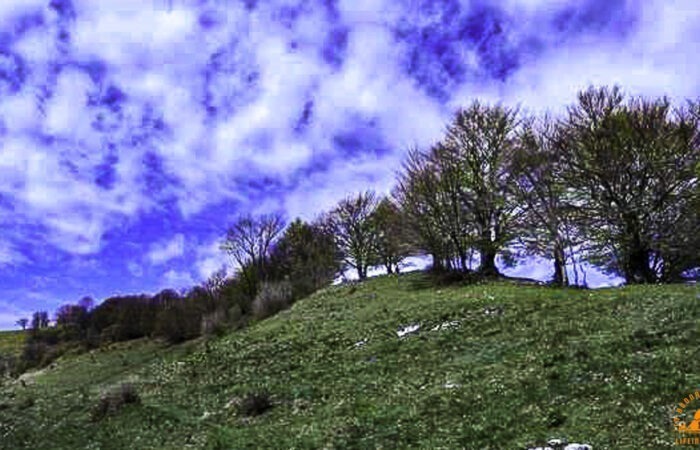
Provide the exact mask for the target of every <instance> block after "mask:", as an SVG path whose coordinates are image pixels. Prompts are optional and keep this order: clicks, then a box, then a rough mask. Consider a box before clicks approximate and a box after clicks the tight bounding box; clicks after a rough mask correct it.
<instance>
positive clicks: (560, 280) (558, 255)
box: [553, 245, 569, 287]
mask: <svg viewBox="0 0 700 450" xmlns="http://www.w3.org/2000/svg"><path fill="white" fill-rule="evenodd" d="M553 282H554V284H556V285H557V286H561V287H564V286H568V285H569V277H568V275H567V274H566V255H565V253H564V248H563V247H562V246H561V245H556V246H555V247H554V280H553Z"/></svg>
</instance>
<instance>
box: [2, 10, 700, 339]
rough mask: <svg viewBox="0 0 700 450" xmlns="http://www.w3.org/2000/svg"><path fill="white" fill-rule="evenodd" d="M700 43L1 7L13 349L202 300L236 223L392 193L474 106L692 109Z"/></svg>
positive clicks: (575, 17)
mask: <svg viewBox="0 0 700 450" xmlns="http://www.w3.org/2000/svg"><path fill="white" fill-rule="evenodd" d="M699 44H700V4H698V2H697V0H686V1H682V0H677V1H674V0H654V1H651V0H644V1H641V0H640V1H616V0H588V1H586V0H583V1H581V0H578V1H572V2H567V1H564V0H543V1H535V0H502V1H490V2H489V1H460V0H445V1H421V0H406V1H400V0H373V1H370V0H316V1H303V0H300V1H292V0H280V1H276V0H268V1H262V0H240V1H224V0H211V1H205V0H198V1H194V0H193V1H181V0H170V1H168V0H138V1H137V0H100V1H95V0H3V1H2V2H0V227H1V228H0V230H1V234H0V329H2V328H10V327H12V326H13V323H14V321H15V320H16V319H17V317H19V316H26V315H28V314H29V313H30V312H31V311H33V310H36V309H39V308H42V309H47V310H49V311H51V312H53V311H54V310H55V309H56V307H57V306H59V305H60V304H62V303H65V302H72V301H77V300H78V299H79V298H81V297H82V296H83V295H91V296H93V297H94V298H96V299H98V300H100V299H103V298H105V297H107V296H109V295H113V294H117V293H133V292H155V291H157V290H159V289H162V288H164V287H175V288H182V287H186V286H190V285H192V284H193V283H196V282H199V281H201V280H203V279H205V278H206V277H207V276H208V275H209V274H210V273H212V272H213V271H214V270H215V269H217V268H218V267H220V266H221V264H223V263H225V258H224V257H223V255H222V254H221V253H220V251H219V250H218V241H219V240H220V238H221V237H222V235H223V233H224V231H225V229H226V224H227V223H228V222H229V221H230V220H231V219H232V218H233V217H235V215H236V214H237V213H241V212H254V213H257V212H271V211H280V212H283V213H285V214H286V215H287V217H289V218H293V217H295V216H301V217H302V218H306V219H312V218H313V217H314V216H315V215H316V214H318V213H320V212H321V211H323V210H327V209H328V208H330V207H331V206H332V205H333V204H334V203H335V202H336V201H338V200H339V199H340V198H342V197H344V196H346V195H348V194H350V193H354V192H357V191H360V190H364V189H367V188H373V189H376V190H378V191H380V192H386V191H388V190H389V189H390V187H391V185H392V182H393V179H394V172H395V170H396V169H397V168H398V166H399V164H400V162H401V160H402V157H403V155H404V153H405V151H406V149H407V148H408V147H409V146H412V145H417V146H425V145H428V144H430V143H431V142H433V141H435V140H436V139H439V138H440V136H441V133H442V131H443V129H444V126H445V124H446V123H447V120H448V119H449V117H450V115H451V113H452V112H453V111H454V110H455V109H456V108H457V107H459V106H461V105H466V104H468V103H470V102H471V101H473V100H474V99H481V100H484V101H487V102H503V103H505V104H508V105H512V106H516V105H520V106H521V107H522V108H523V110H525V111H531V112H542V111H550V112H552V113H553V114H560V113H561V112H563V111H564V109H565V107H566V105H567V104H570V103H571V102H572V101H573V100H574V98H575V94H576V92H577V91H578V90H580V89H583V88H585V87H586V86H588V85H589V84H591V83H593V84H615V83H617V84H620V85H621V86H622V87H623V88H624V89H625V91H626V92H628V93H631V94H635V95H636V94H638V95H654V96H658V95H668V96H669V97H670V98H671V99H673V100H674V101H681V100H682V99H683V98H688V97H693V98H697V97H698V94H700V66H699V65H698V64H697V57H698V54H700V45H699ZM548 269H549V268H548V266H542V265H541V264H540V265H537V264H534V263H531V264H529V265H525V266H523V267H520V268H519V269H518V270H517V273H518V274H521V275H525V274H531V275H537V276H542V275H543V274H547V271H548ZM547 275H548V274H547ZM591 277H593V278H591ZM589 281H593V283H602V282H604V281H605V279H604V278H602V277H601V276H600V275H596V274H593V275H589Z"/></svg>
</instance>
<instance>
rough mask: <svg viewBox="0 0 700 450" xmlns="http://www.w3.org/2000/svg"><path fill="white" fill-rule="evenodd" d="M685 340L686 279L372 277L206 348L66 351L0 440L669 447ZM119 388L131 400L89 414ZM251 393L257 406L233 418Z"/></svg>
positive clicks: (693, 317) (697, 329)
mask: <svg viewBox="0 0 700 450" xmlns="http://www.w3.org/2000/svg"><path fill="white" fill-rule="evenodd" d="M450 322H452V323H451V324H450ZM413 324H419V325H420V328H419V329H418V331H417V332H414V333H411V334H407V335H405V336H404V337H403V338H399V337H398V336H397V330H399V329H401V328H404V327H406V326H408V325H413ZM443 324H444V326H443V327H442V328H440V325H443ZM436 327H438V329H435V330H433V329H434V328H436ZM699 343H700V301H699V300H698V290H697V288H694V287H690V286H682V285H673V286H634V287H625V288H619V289H604V290H596V291H585V290H566V289H554V288H547V287H540V286H516V285H513V284H509V283H505V282H502V283H495V284H488V285H472V286H463V287H459V286H449V287H439V288H432V287H430V286H429V284H428V283H426V279H425V276H424V275H422V274H407V275H402V276H401V277H400V278H398V279H397V278H396V277H380V278H377V279H373V280H370V281H368V282H366V283H363V284H361V285H359V286H358V287H357V288H351V287H348V286H334V287H330V288H327V289H325V290H323V291H321V292H319V293H317V294H315V295H313V296H311V297H310V298H308V299H305V300H302V301H300V302H298V303H297V304H295V305H294V306H293V307H292V308H291V309H290V310H287V311H284V312H282V313H280V314H278V315H277V316H275V317H273V318H271V319H268V320H265V321H263V322H259V323H257V324H254V325H253V326H251V327H250V328H248V329H246V330H244V331H240V332H233V333H231V334H228V335H226V336H223V337H221V338H217V339H215V340H211V341H208V342H205V341H194V342H190V343H187V344H185V345H183V346H176V347H164V346H162V345H161V344H158V343H155V342H150V341H133V342H129V343H125V344H120V345H116V346H113V347H112V348H110V349H107V350H103V351H95V352H92V353H90V354H83V355H79V356H69V357H64V358H62V359H60V360H59V361H58V363H57V365H56V367H55V368H52V369H47V370H44V371H43V372H41V373H39V374H35V375H33V376H31V377H28V379H29V380H30V382H28V383H27V386H26V387H22V386H21V384H20V383H9V384H5V386H3V387H1V388H0V390H2V392H0V399H8V400H4V401H5V406H4V407H2V408H0V448H13V449H19V448H66V449H68V448H100V449H111V448H114V449H121V448H138V449H149V448H167V449H170V448H172V449H176V448H209V449H228V448H236V449H243V448H297V449H301V448H431V449H434V448H469V449H471V448H479V449H515V448H525V447H526V446H527V445H529V444H530V443H535V442H537V443H541V442H543V441H545V440H546V439H548V438H551V437H559V438H562V437H564V438H567V439H569V441H572V442H585V443H589V444H591V445H593V447H594V448H595V449H596V450H599V449H626V448H629V449H632V448H635V449H636V448H650V449H652V448H653V449H662V448H671V447H673V434H672V425H671V417H672V416H671V414H672V407H673V405H674V404H675V403H677V402H678V401H680V400H681V399H682V398H683V397H684V396H686V395H687V393H689V392H693V391H695V390H696V389H699V388H700V354H699V353H698V344H699ZM121 383H132V384H133V385H134V386H135V387H136V389H137V390H138V395H139V397H140V400H141V401H140V402H139V403H137V404H133V405H126V406H125V407H124V408H122V409H120V410H119V411H118V413H116V414H113V415H109V416H108V417H106V418H104V419H103V420H101V421H99V422H93V421H91V416H90V414H91V411H93V410H94V407H95V405H96V404H97V403H98V401H99V399H100V396H101V395H102V394H103V393H104V392H106V391H107V390H109V389H113V388H114V386H118V385H119V384H121ZM250 399H256V400H254V401H255V402H261V405H262V406H265V407H264V408H260V407H258V406H256V408H257V410H256V412H255V414H249V413H246V408H249V406H246V405H247V404H249V403H250V402H251V400H250ZM2 401H3V400H0V402H2Z"/></svg>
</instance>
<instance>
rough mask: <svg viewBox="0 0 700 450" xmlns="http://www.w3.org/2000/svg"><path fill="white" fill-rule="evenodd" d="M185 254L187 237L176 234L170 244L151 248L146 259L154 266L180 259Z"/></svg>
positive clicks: (156, 245)
mask: <svg viewBox="0 0 700 450" xmlns="http://www.w3.org/2000/svg"><path fill="white" fill-rule="evenodd" d="M184 253H185V236H184V235H183V234H176V235H175V237H174V238H173V239H171V240H170V241H168V242H165V243H163V242H161V243H159V244H155V245H152V246H151V250H150V251H149V252H148V255H146V257H147V258H148V260H149V261H150V262H151V263H152V264H156V265H158V264H163V263H166V262H168V261H170V260H172V259H175V258H178V257H180V256H182V255H183V254H184Z"/></svg>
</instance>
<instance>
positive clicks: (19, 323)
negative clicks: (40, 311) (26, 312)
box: [15, 317, 29, 331]
mask: <svg viewBox="0 0 700 450" xmlns="http://www.w3.org/2000/svg"><path fill="white" fill-rule="evenodd" d="M15 324H16V325H17V326H19V327H22V331H24V330H26V329H27V325H28V324H29V319H27V318H26V317H22V318H21V319H19V320H17V322H15Z"/></svg>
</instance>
